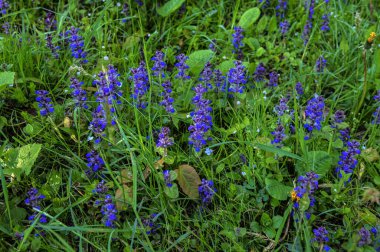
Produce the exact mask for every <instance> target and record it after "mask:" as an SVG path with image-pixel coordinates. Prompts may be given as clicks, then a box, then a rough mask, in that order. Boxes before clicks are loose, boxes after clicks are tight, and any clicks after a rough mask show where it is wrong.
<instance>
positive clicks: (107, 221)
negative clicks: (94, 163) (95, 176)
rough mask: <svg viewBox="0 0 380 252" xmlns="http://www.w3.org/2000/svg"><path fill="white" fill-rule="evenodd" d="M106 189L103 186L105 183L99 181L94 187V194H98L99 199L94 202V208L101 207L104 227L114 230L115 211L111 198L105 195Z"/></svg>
mask: <svg viewBox="0 0 380 252" xmlns="http://www.w3.org/2000/svg"><path fill="white" fill-rule="evenodd" d="M107 192H108V187H107V186H106V185H105V181H101V182H99V183H98V185H97V186H96V188H95V190H94V193H96V194H98V195H99V196H100V198H99V199H98V200H96V201H95V206H99V205H101V208H100V213H101V214H102V216H103V217H102V222H103V224H104V225H105V226H106V227H109V228H115V227H116V225H115V222H116V221H117V209H116V205H115V204H114V203H113V200H112V196H111V195H109V194H106V193H107ZM104 194H106V195H105V196H104Z"/></svg>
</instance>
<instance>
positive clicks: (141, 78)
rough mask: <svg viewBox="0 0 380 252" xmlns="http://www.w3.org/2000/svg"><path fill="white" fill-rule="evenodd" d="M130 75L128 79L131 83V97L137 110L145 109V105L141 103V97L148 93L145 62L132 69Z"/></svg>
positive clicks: (148, 85)
mask: <svg viewBox="0 0 380 252" xmlns="http://www.w3.org/2000/svg"><path fill="white" fill-rule="evenodd" d="M131 73H132V76H131V77H130V79H132V81H133V94H132V95H131V96H132V98H133V99H134V100H135V103H136V107H137V108H142V109H145V108H146V107H147V103H146V102H144V101H143V96H144V95H145V94H146V93H147V92H148V90H149V87H150V84H149V76H148V72H147V70H146V68H145V62H144V61H141V63H140V65H139V67H137V68H132V69H131Z"/></svg>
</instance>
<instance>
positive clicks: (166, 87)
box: [160, 81, 175, 113]
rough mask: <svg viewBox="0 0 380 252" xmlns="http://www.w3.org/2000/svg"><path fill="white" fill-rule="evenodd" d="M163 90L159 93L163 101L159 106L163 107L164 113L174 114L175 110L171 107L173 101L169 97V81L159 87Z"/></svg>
mask: <svg viewBox="0 0 380 252" xmlns="http://www.w3.org/2000/svg"><path fill="white" fill-rule="evenodd" d="M161 86H162V87H163V88H164V91H163V92H162V93H161V95H162V96H163V98H164V99H163V100H162V101H161V102H160V105H161V106H164V107H165V110H166V112H168V113H174V112H175V109H174V107H173V102H174V99H173V98H172V96H171V93H172V83H171V82H170V81H165V82H164V83H162V85H161Z"/></svg>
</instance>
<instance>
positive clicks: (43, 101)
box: [36, 90, 54, 116]
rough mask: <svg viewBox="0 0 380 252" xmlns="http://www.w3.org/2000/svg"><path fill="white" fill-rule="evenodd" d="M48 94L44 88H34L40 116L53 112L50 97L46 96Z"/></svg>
mask: <svg viewBox="0 0 380 252" xmlns="http://www.w3.org/2000/svg"><path fill="white" fill-rule="evenodd" d="M48 94H49V92H48V91H46V90H36V95H37V97H36V101H37V102H38V107H39V108H40V114H41V116H47V115H48V114H50V113H53V112H54V107H53V104H51V98H49V97H47V95H48Z"/></svg>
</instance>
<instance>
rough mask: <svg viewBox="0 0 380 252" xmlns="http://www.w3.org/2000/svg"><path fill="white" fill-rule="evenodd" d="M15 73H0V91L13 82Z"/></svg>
mask: <svg viewBox="0 0 380 252" xmlns="http://www.w3.org/2000/svg"><path fill="white" fill-rule="evenodd" d="M15 74H16V73H15V72H1V73H0V90H2V89H3V88H4V87H5V86H6V85H11V84H13V83H14V81H15Z"/></svg>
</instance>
